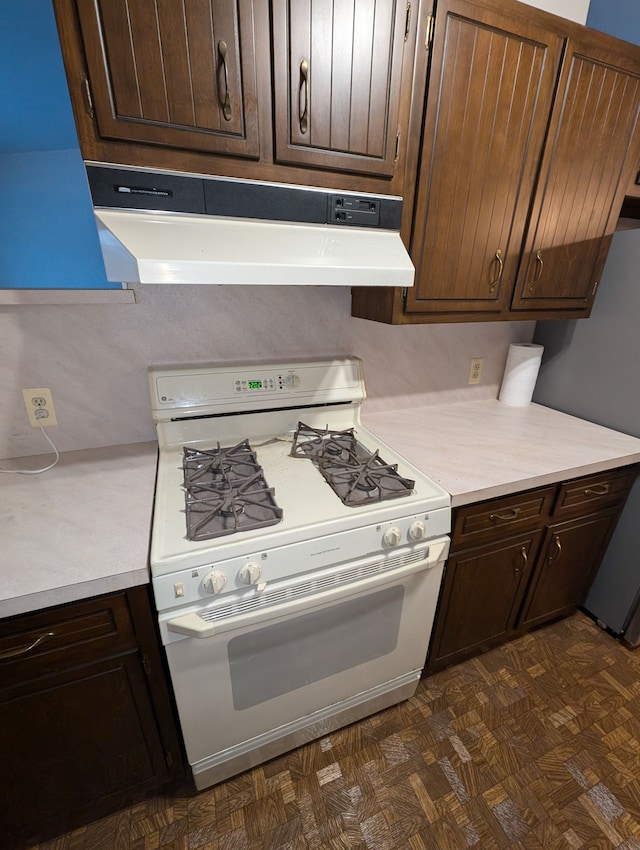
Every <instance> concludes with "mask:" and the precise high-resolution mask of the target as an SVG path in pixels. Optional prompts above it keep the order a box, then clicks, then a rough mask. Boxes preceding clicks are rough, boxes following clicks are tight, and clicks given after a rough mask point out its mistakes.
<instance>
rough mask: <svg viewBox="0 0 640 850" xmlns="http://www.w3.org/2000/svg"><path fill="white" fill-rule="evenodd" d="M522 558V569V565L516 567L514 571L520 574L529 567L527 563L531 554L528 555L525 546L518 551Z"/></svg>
mask: <svg viewBox="0 0 640 850" xmlns="http://www.w3.org/2000/svg"><path fill="white" fill-rule="evenodd" d="M518 554H519V555H520V557H521V558H522V569H520V567H517V566H516V567H514V570H513V571H514V573H515V574H516V575H517V576H518V575H520V573H521V572H522V570H526V569H527V564H528V563H529V556H528V555H527V547H526V546H523V547H522V549H521V550H520V552H519V553H518Z"/></svg>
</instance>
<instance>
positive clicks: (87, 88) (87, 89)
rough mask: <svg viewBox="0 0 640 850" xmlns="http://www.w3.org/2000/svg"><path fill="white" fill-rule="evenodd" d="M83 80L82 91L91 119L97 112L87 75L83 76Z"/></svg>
mask: <svg viewBox="0 0 640 850" xmlns="http://www.w3.org/2000/svg"><path fill="white" fill-rule="evenodd" d="M81 79H82V90H83V91H84V108H85V112H86V113H87V115H88V116H89V118H93V117H94V116H95V111H94V109H93V98H92V97H91V87H90V86H89V79H88V77H87V75H86V74H83V75H82V77H81Z"/></svg>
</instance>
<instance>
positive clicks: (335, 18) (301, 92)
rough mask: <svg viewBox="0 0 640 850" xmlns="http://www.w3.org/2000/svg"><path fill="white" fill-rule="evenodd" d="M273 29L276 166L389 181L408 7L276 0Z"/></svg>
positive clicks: (402, 1)
mask: <svg viewBox="0 0 640 850" xmlns="http://www.w3.org/2000/svg"><path fill="white" fill-rule="evenodd" d="M416 5H417V4H416ZM273 21H274V24H273V27H274V31H273V58H274V106H275V116H276V122H275V142H276V144H275V158H276V161H277V162H283V163H296V164H304V165H309V166H318V167H322V168H330V169H334V170H337V171H341V170H344V171H357V172H358V171H362V172H365V173H369V174H377V175H383V176H386V177H392V176H393V173H394V169H395V164H396V157H397V151H396V135H397V132H398V129H399V128H398V117H399V109H400V97H401V88H400V83H401V74H402V55H403V50H404V44H405V32H406V31H407V29H408V7H407V3H406V0H378V2H376V3H371V2H370V1H369V0H328V2H327V0H274V3H273Z"/></svg>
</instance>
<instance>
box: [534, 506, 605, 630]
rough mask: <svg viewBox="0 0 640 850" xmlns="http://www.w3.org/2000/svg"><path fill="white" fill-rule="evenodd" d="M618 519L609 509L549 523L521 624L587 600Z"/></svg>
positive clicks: (547, 617)
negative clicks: (565, 520) (600, 512)
mask: <svg viewBox="0 0 640 850" xmlns="http://www.w3.org/2000/svg"><path fill="white" fill-rule="evenodd" d="M617 520H618V514H617V513H615V514H610V513H609V514H605V515H604V516H602V515H600V516H598V515H595V516H591V517H587V518H582V519H576V520H571V521H569V522H562V523H555V524H554V525H551V526H549V528H548V529H547V533H546V535H545V539H544V543H543V547H542V551H541V553H540V558H539V560H538V564H537V566H536V570H535V575H534V577H533V581H532V585H531V590H530V592H529V594H528V598H527V600H526V601H525V606H524V609H523V613H522V617H521V618H520V622H519V624H518V625H519V626H523V627H526V628H530V627H531V626H534V625H537V624H538V623H543V622H545V620H550V619H552V618H553V617H557V616H560V615H562V614H568V613H571V611H573V609H574V608H575V607H576V606H577V605H579V604H580V603H581V602H584V600H585V598H586V596H587V592H588V590H589V588H590V587H591V582H592V580H593V577H594V576H595V572H596V569H597V568H598V566H599V564H600V561H601V560H602V556H603V555H604V552H605V549H606V547H607V544H608V542H609V539H610V537H611V534H612V533H613V529H614V528H615V525H616V522H617Z"/></svg>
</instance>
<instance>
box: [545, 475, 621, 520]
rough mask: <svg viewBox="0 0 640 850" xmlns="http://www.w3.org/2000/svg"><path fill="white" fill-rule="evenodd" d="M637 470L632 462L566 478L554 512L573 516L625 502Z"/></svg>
mask: <svg viewBox="0 0 640 850" xmlns="http://www.w3.org/2000/svg"><path fill="white" fill-rule="evenodd" d="M636 474H637V467H635V466H631V467H626V468H623V469H614V470H609V471H608V472H603V473H600V474H598V475H589V476H587V477H586V478H576V479H575V480H574V481H567V482H566V483H565V484H562V485H561V486H560V488H559V491H558V498H557V500H556V504H555V507H554V509H553V516H554V517H565V516H574V515H577V514H585V513H592V512H594V511H599V510H603V509H604V508H613V507H616V506H617V505H622V504H623V503H624V500H625V499H626V497H627V493H628V492H629V488H630V486H631V484H632V482H633V480H634V478H635V476H636Z"/></svg>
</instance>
